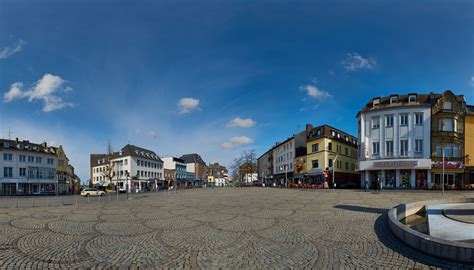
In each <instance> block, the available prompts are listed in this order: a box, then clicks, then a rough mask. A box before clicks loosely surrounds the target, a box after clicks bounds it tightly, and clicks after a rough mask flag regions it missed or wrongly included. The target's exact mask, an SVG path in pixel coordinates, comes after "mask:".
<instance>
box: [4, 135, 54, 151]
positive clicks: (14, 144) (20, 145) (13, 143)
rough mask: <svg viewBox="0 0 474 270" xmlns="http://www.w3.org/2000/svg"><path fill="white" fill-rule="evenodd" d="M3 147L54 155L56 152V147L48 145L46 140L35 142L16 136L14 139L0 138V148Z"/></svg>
mask: <svg viewBox="0 0 474 270" xmlns="http://www.w3.org/2000/svg"><path fill="white" fill-rule="evenodd" d="M3 149H9V150H16V151H30V152H36V153H43V154H49V155H56V153H57V151H56V148H54V147H51V146H48V144H47V143H46V142H44V143H41V144H37V143H32V142H30V141H27V140H23V141H20V140H18V138H17V139H15V140H7V139H0V150H3Z"/></svg>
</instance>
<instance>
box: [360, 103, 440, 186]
mask: <svg viewBox="0 0 474 270" xmlns="http://www.w3.org/2000/svg"><path fill="white" fill-rule="evenodd" d="M357 117H358V120H359V142H360V145H359V158H358V166H357V170H358V171H359V172H360V173H361V186H364V185H365V183H366V182H368V184H369V186H374V185H375V184H376V183H377V182H380V183H381V185H382V187H383V188H419V189H426V188H430V187H431V158H430V155H431V151H430V144H431V141H430V138H431V103H430V95H417V94H408V95H400V96H399V95H392V96H389V97H378V98H373V99H372V100H371V101H370V102H368V103H367V105H366V106H365V107H364V108H363V109H362V110H361V111H360V112H359V113H358V115H357Z"/></svg>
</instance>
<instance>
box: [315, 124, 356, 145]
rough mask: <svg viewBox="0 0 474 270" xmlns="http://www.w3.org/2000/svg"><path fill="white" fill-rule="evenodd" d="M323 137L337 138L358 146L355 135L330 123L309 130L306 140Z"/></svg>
mask: <svg viewBox="0 0 474 270" xmlns="http://www.w3.org/2000/svg"><path fill="white" fill-rule="evenodd" d="M323 137H324V138H331V139H335V140H338V141H340V142H343V143H345V144H348V145H351V146H354V147H357V138H356V137H355V136H352V135H351V134H349V133H347V132H344V131H342V130H340V129H337V128H335V127H332V126H330V125H321V126H318V127H315V128H313V129H311V130H310V131H309V132H308V135H307V137H306V141H307V142H310V141H313V140H316V139H319V138H323Z"/></svg>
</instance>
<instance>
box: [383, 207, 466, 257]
mask: <svg viewBox="0 0 474 270" xmlns="http://www.w3.org/2000/svg"><path fill="white" fill-rule="evenodd" d="M444 203H474V198H466V199H446V200H432V201H421V202H414V203H408V204H400V205H398V206H395V207H394V208H392V209H390V211H389V212H388V223H389V227H390V230H391V231H392V232H393V233H394V234H395V236H396V237H398V238H399V239H400V240H402V241H403V242H405V243H406V244H407V245H409V246H411V247H413V248H415V249H417V250H420V251H422V252H425V253H427V254H429V255H432V256H436V257H439V258H444V259H448V260H454V261H457V262H467V263H472V262H474V243H465V242H456V241H448V240H444V239H441V238H437V237H432V236H430V235H426V234H423V233H420V232H418V231H415V230H413V229H411V228H409V227H407V226H406V225H404V224H402V223H401V222H400V221H401V220H402V219H404V218H406V217H407V216H410V215H413V214H415V213H417V212H418V211H420V210H421V209H422V208H423V207H425V205H431V204H444Z"/></svg>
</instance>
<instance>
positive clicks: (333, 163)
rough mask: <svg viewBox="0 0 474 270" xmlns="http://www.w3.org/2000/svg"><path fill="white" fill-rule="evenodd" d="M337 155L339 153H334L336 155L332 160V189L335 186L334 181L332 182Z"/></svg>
mask: <svg viewBox="0 0 474 270" xmlns="http://www.w3.org/2000/svg"><path fill="white" fill-rule="evenodd" d="M338 156H339V154H336V157H335V158H334V161H333V162H332V187H333V189H335V188H336V182H334V175H335V174H336V161H337V157H338Z"/></svg>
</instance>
